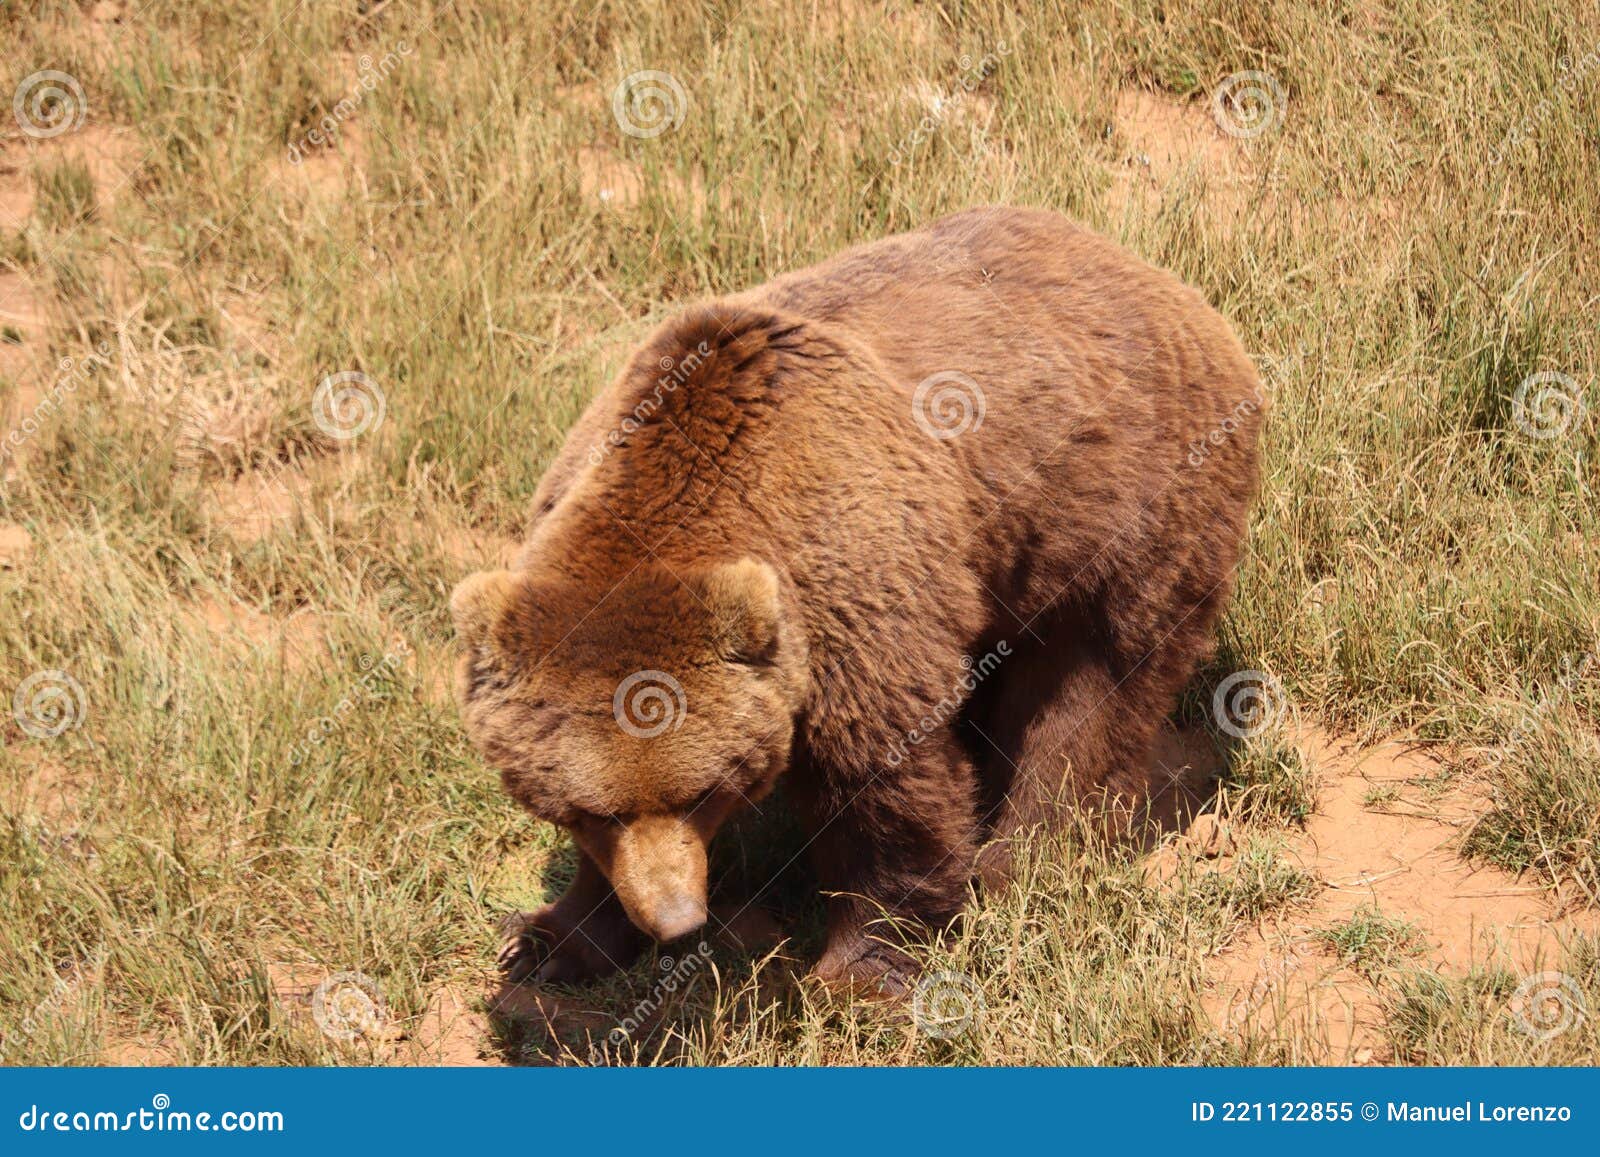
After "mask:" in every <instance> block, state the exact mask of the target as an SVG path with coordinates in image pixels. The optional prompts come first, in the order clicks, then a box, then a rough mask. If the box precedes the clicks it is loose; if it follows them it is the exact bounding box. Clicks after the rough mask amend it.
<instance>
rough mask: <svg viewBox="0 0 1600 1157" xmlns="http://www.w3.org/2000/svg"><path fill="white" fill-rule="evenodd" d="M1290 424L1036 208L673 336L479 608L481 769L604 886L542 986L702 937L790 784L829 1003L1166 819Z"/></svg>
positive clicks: (983, 220)
mask: <svg viewBox="0 0 1600 1157" xmlns="http://www.w3.org/2000/svg"><path fill="white" fill-rule="evenodd" d="M1260 400H1261V392H1260V385H1259V383H1258V380H1257V377H1256V374H1255V371H1254V369H1253V367H1252V365H1251V362H1250V359H1249V357H1248V356H1247V355H1246V354H1245V352H1244V350H1243V349H1242V348H1241V347H1240V345H1239V342H1238V341H1237V340H1236V339H1235V338H1234V336H1233V334H1232V333H1231V332H1230V330H1229V328H1228V325H1227V323H1226V322H1225V321H1224V320H1223V319H1222V317H1220V316H1219V315H1218V314H1217V313H1216V312H1215V311H1214V310H1212V309H1211V308H1210V307H1209V306H1208V305H1207V304H1206V302H1205V300H1204V299H1203V298H1202V297H1201V296H1200V295H1199V294H1198V293H1196V292H1195V291H1194V290H1192V289H1189V288H1187V287H1185V286H1184V285H1183V284H1182V283H1180V282H1179V281H1178V280H1177V279H1176V278H1174V277H1173V276H1171V275H1170V274H1168V273H1165V272H1163V271H1161V270H1158V269H1155V268H1152V267H1151V266H1149V265H1147V264H1145V263H1144V262H1142V261H1140V260H1139V259H1137V258H1135V257H1133V256H1131V255H1130V254H1128V253H1126V252H1124V251H1123V250H1122V249H1120V248H1118V247H1117V246H1115V245H1113V244H1112V243H1110V242H1109V241H1106V240H1105V239H1103V238H1101V237H1099V236H1097V235H1096V234H1094V233H1092V232H1090V231H1089V230H1087V229H1084V228H1082V227H1080V226H1078V225H1075V224H1073V223H1072V222H1070V221H1068V220H1066V219H1064V218H1062V217H1060V216H1058V215H1056V214H1054V213H1050V212H1045V211H1040V210H1032V209H1016V208H984V209H974V210H969V211H967V212H962V213H958V214H955V215H954V216H951V217H946V218H944V219H942V220H939V221H935V222H934V223H932V224H931V225H928V226H926V227H925V228H922V229H918V230H916V231H915V232H911V233H907V234H904V235H901V236H896V237H890V238H888V239H886V240H883V241H878V242H875V243H873V244H869V245H864V246H862V247H860V248H857V249H852V250H850V251H848V252H845V253H843V254H840V255H839V256H837V257H835V258H833V259H832V260H830V261H826V262H824V263H823V264H821V265H818V266H815V267H813V268H810V269H805V270H802V271H800V272H797V273H790V274H787V275H785V276H783V277H779V278H778V279H776V280H774V281H772V282H769V283H768V284H766V285H763V286H761V287H759V288H757V289H754V290H751V291H749V292H747V293H742V294H738V295H735V296H732V297H726V298H722V299H719V300H716V301H713V302H710V303H709V304H706V305H702V306H699V307H697V308H693V309H690V310H688V311H687V312H685V313H682V314H680V315H679V316H677V317H675V318H673V319H672V320H670V321H668V322H666V323H665V324H663V325H662V326H661V327H660V328H659V329H658V330H657V331H656V332H655V334H654V336H652V337H651V338H650V339H649V340H648V341H646V342H645V343H644V345H643V346H642V347H641V348H640V349H639V350H638V351H637V352H636V353H635V354H634V355H633V356H632V358H631V359H630V360H629V362H628V364H627V366H626V368H625V369H624V370H623V371H622V373H621V374H620V375H619V376H618V377H617V379H616V380H615V381H614V382H612V383H611V385H610V386H609V387H607V388H606V389H605V390H604V391H603V392H602V393H601V394H600V395H599V396H598V397H597V398H596V399H595V401H594V402H593V404H591V405H590V406H589V408H588V410H587V411H586V412H585V413H584V415H583V416H582V418H581V419H580V420H579V421H578V422H577V423H576V425H575V426H574V428H573V430H572V431H571V433H570V435H569V436H568V439H567V441H566V444H565V446H564V448H563V449H562V451H561V453H560V454H559V455H558V457H557V458H556V460H555V462H554V464H553V465H552V466H551V467H550V469H549V471H548V473H547V474H546V476H545V477H544V479H543V481H542V482H541V484H540V486H539V489H538V492H537V493H536V495H535V496H534V509H533V513H532V518H531V524H530V526H529V530H528V536H527V542H526V545H525V546H524V548H523V549H522V551H521V552H520V554H519V555H518V557H517V560H516V562H515V564H514V568H513V569H512V570H509V571H499V572H492V573H485V574H477V575H473V576H471V577H470V578H468V579H467V580H466V581H464V582H463V583H462V584H461V586H460V587H459V588H458V589H457V590H456V592H455V594H454V596H453V598H452V600H451V607H452V612H453V615H454V618H455V623H456V628H457V632H458V634H459V636H460V639H461V642H462V644H463V646H464V652H465V653H464V656H463V659H462V662H461V666H460V672H459V685H458V691H459V697H460V701H461V705H462V711H463V715H464V719H465V723H466V728H467V731H468V733H469V735H470V736H471V737H472V739H473V740H474V742H475V743H476V744H477V745H478V747H479V749H480V750H481V751H482V753H483V754H484V756H485V758H486V759H487V760H488V762H489V763H490V764H492V765H493V766H494V767H496V768H498V769H499V771H500V773H501V775H502V778H503V781H504V784H505V787H506V789H507V790H508V791H509V792H510V794H511V795H512V796H513V797H514V798H515V799H516V800H518V801H519V802H520V803H521V804H523V805H524V806H525V807H526V808H527V809H528V810H529V811H531V812H532V813H533V814H534V815H536V816H538V817H540V818H542V819H545V820H548V821H550V822H551V823H554V824H558V825H560V826H561V827H563V828H565V829H566V830H567V831H568V832H570V833H571V835H572V837H573V839H574V840H575V842H576V844H577V847H578V849H579V853H580V854H579V862H578V869H577V877H576V880H575V881H574V883H573V884H572V886H571V888H570V890H569V891H568V892H567V893H566V894H565V895H564V896H562V897H561V899H559V900H558V901H557V902H555V903H554V904H551V905H549V906H548V907H546V908H544V909H543V910H541V911H539V912H536V913H533V914H531V915H527V916H524V917H520V918H519V919H518V922H517V923H516V924H515V925H514V929H513V931H514V935H513V937H512V939H511V941H510V943H509V945H508V954H507V957H506V963H507V966H508V968H510V969H511V971H512V976H513V979H521V978H523V977H528V976H532V977H537V978H542V979H549V980H575V979H578V978H581V977H585V976H590V975H595V974H599V973H602V972H606V971H610V970H612V969H615V968H618V967H621V966H623V965H625V964H627V963H628V962H629V961H630V960H631V959H632V958H634V956H635V955H636V954H637V953H638V952H639V951H640V950H641V949H642V948H643V947H644V946H645V945H646V944H648V942H649V941H648V939H647V938H654V939H655V940H657V941H667V940H671V939H673V938H675V937H679V936H683V935H686V934H688V933H690V932H693V931H695V930H696V929H698V928H699V927H700V926H701V925H702V924H703V923H704V922H705V921H706V919H707V904H706V854H707V845H708V844H709V842H710V841H711V839H712V837H713V836H714V835H715V834H716V832H717V830H718V827H719V826H720V825H721V824H722V823H723V822H724V821H725V820H726V819H727V818H728V817H729V816H730V815H731V814H733V813H735V812H736V811H737V810H738V809H741V808H746V807H750V806H752V805H755V804H757V803H758V802H759V801H760V800H761V799H762V798H763V797H764V796H766V795H767V793H768V792H769V791H770V790H771V789H772V787H773V786H774V783H775V782H776V781H777V780H778V779H779V777H780V776H782V777H784V783H785V792H784V795H785V797H786V798H787V799H788V800H789V801H790V802H791V803H792V805H793V806H794V807H795V808H796V809H798V812H799V815H798V817H797V818H798V819H799V821H800V825H801V828H802V830H803V832H804V833H805V839H806V852H807V854H808V855H809V857H810V860H811V862H812V865H813V866H814V868H815V872H816V876H817V879H818V883H819V884H820V886H821V888H822V889H823V891H824V894H825V895H826V896H827V909H828V928H827V946H826V950H825V951H824V953H823V955H822V958H821V960H820V961H819V962H818V964H817V965H816V969H815V971H816V974H817V975H818V976H820V977H822V978H823V979H825V980H828V981H832V982H836V983H843V984H851V985H854V984H861V983H865V984H869V985H876V986H883V985H885V984H888V985H889V986H891V987H892V986H893V985H894V984H895V983H898V982H899V981H900V979H901V978H902V977H903V975H904V973H902V972H901V971H900V970H901V968H902V967H903V966H904V965H905V964H906V963H907V958H906V956H905V955H904V953H903V951H902V950H901V948H899V947H897V944H898V943H903V939H897V938H895V937H890V936H886V935H884V934H883V933H882V931H881V930H882V929H883V928H884V927H885V926H886V923H887V924H888V925H893V926H895V927H898V928H901V929H906V928H911V929H915V928H923V929H927V930H938V929H940V928H942V927H944V926H945V925H947V924H948V922H950V921H951V920H952V919H953V918H954V917H955V916H956V915H957V914H958V913H959V912H960V910H961V908H962V907H963V904H964V901H965V899H966V897H967V894H968V888H969V884H970V883H971V882H972V881H973V880H974V878H975V877H981V878H982V880H983V881H984V882H992V881H995V880H1003V879H1004V878H1005V876H1006V872H1007V867H1008V863H1009V859H1008V854H1007V851H1006V849H1007V841H1008V840H1009V839H1010V838H1012V837H1015V836H1016V835H1018V834H1019V833H1023V832H1026V831H1028V830H1030V829H1033V828H1035V827H1036V826H1039V825H1049V824H1050V823H1051V822H1052V821H1053V820H1055V819H1056V818H1058V817H1059V816H1060V815H1061V813H1062V807H1063V803H1064V802H1065V803H1066V804H1067V805H1068V806H1071V805H1072V803H1073V802H1074V801H1083V800H1084V799H1085V797H1087V796H1088V795H1089V794H1091V793H1101V792H1109V793H1111V794H1114V795H1118V796H1121V797H1128V798H1131V797H1137V796H1138V794H1139V793H1140V791H1141V789H1142V786H1143V778H1144V768H1145V765H1146V760H1147V755H1148V752H1149V749H1150V747H1151V745H1152V742H1153V740H1154V737H1155V733H1156V731H1157V729H1158V728H1159V726H1160V724H1161V721H1162V719H1163V718H1164V717H1165V716H1166V715H1167V714H1168V712H1169V711H1170V710H1171V709H1172V707H1173V705H1174V703H1175V700H1176V697H1177V695H1178V693H1179V692H1180V690H1181V689H1182V687H1183V684H1184V683H1185V681H1186V680H1187V679H1188V678H1189V676H1190V674H1191V673H1192V671H1193V669H1194V667H1195V665H1196V662H1197V661H1198V659H1199V658H1201V657H1202V656H1203V655H1204V654H1205V653H1206V652H1207V650H1208V648H1209V646H1210V639H1211V634H1212V630H1213V627H1214V624H1215V622H1216V619H1217V615H1218V612H1219V611H1220V610H1221V608H1222V606H1223V604H1224V602H1225V600H1226V598H1227V595H1228V591H1229V585H1230V576H1231V574H1232V571H1233V568H1234V564H1235V562H1236V560H1237V559H1238V556H1239V552H1240V548H1241V542H1242V539H1243V536H1244V532H1245V526H1246V519H1247V515H1248V509H1249V505H1250V501H1251V498H1252V496H1253V493H1254V490H1255V487H1256V475H1257V469H1256V433H1257V427H1258V425H1259V420H1260V409H1261V407H1260V406H1259V405H1258V404H1257V403H1258V402H1259V401H1260ZM884 917H889V918H891V919H890V920H889V921H887V922H884V920H883V918H884ZM903 935H904V933H903V932H902V933H901V936H902V937H903Z"/></svg>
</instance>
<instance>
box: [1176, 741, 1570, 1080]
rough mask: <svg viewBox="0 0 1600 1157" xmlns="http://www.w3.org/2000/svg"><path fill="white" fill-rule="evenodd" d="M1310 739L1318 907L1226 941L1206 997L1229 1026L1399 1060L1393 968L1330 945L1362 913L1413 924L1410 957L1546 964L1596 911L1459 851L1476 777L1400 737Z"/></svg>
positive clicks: (1335, 1053) (1481, 804) (1401, 925)
mask: <svg viewBox="0 0 1600 1157" xmlns="http://www.w3.org/2000/svg"><path fill="white" fill-rule="evenodd" d="M1299 745H1300V746H1301V748H1302V750H1304V751H1306V753H1307V755H1309V756H1310V757H1311V759H1312V761H1313V763H1314V764H1315V765H1316V766H1318V767H1319V768H1320V769H1321V771H1322V783H1321V794H1320V801H1319V804H1318V807H1317V810H1316V812H1315V814H1314V815H1312V816H1311V817H1310V819H1309V821H1308V822H1307V824H1306V826H1305V828H1304V830H1303V831H1302V832H1299V833H1294V834H1292V835H1291V837H1290V855H1291V857H1292V859H1293V860H1295V861H1297V862H1298V864H1299V866H1300V867H1301V868H1302V869H1303V870H1304V871H1306V872H1308V873H1310V874H1311V875H1312V876H1314V877H1315V878H1316V879H1317V880H1318V881H1320V883H1321V885H1322V889H1321V892H1320V894H1319V895H1318V896H1317V898H1316V899H1315V900H1314V901H1313V902H1312V903H1311V904H1310V905H1309V906H1308V907H1302V908H1299V909H1296V910H1293V911H1291V912H1289V913H1287V914H1278V915H1276V916H1272V917H1268V918H1267V919H1266V920H1263V921H1262V922H1261V923H1260V924H1259V925H1258V926H1256V927H1254V928H1251V929H1250V930H1249V931H1248V932H1246V933H1245V934H1244V935H1243V936H1241V937H1240V938H1239V939H1238V940H1237V941H1235V943H1234V944H1233V945H1232V946H1231V947H1229V948H1228V949H1226V950H1225V951H1223V952H1222V953H1220V954H1219V955H1218V956H1217V957H1216V958H1215V959H1214V961H1213V962H1212V967H1211V969H1210V980H1211V987H1210V991H1209V994H1208V997H1207V999H1206V1005H1207V1009H1208V1011H1209V1012H1210V1014H1211V1016H1212V1018H1213V1020H1214V1021H1215V1023H1216V1024H1217V1025H1218V1026H1219V1028H1222V1029H1223V1030H1224V1031H1228V1032H1256V1033H1262V1034H1267V1035H1271V1036H1275V1037H1281V1038H1284V1039H1295V1040H1301V1041H1304V1042H1306V1043H1307V1048H1308V1049H1309V1052H1308V1054H1307V1055H1306V1056H1304V1057H1300V1058H1297V1059H1298V1060H1300V1061H1301V1062H1302V1063H1327V1064H1350V1063H1356V1064H1360V1063H1371V1062H1376V1063H1383V1062H1387V1061H1389V1060H1393V1059H1394V1057H1393V1055H1392V1050H1391V1047H1390V1044H1389V1041H1388V1037H1387V1034H1386V1032H1385V1013H1384V1007H1383V1005H1384V999H1385V996H1386V992H1387V989H1388V986H1389V985H1390V983H1391V981H1392V976H1391V975H1389V974H1387V973H1386V971H1385V970H1384V969H1383V968H1381V967H1380V968H1376V969H1374V968H1373V967H1372V966H1371V964H1370V962H1363V961H1362V960H1360V959H1357V958H1354V957H1352V956H1351V955H1349V954H1348V953H1341V952H1340V951H1339V950H1337V949H1336V948H1335V947H1334V945H1333V944H1332V943H1330V936H1329V933H1330V932H1334V931H1337V930H1338V929H1340V928H1346V927H1349V926H1350V924H1351V922H1352V921H1358V922H1359V921H1362V920H1378V921H1381V922H1383V924H1384V925H1385V926H1387V927H1391V928H1395V929H1400V930H1403V934H1404V937H1405V944H1404V948H1403V955H1404V964H1405V967H1407V968H1415V969H1424V970H1432V971H1435V972H1438V973H1440V974H1445V975H1453V976H1461V975H1464V974H1466V973H1467V972H1468V971H1469V970H1471V969H1473V968H1474V967H1479V968H1487V967H1500V968H1507V969H1511V970H1513V971H1516V972H1519V973H1527V972H1532V971H1537V970H1538V969H1539V968H1541V967H1545V966H1547V965H1548V964H1549V962H1550V961H1551V960H1553V959H1554V957H1555V955H1556V952H1557V950H1558V947H1559V943H1560V940H1561V938H1562V937H1563V936H1565V935H1567V934H1570V933H1572V932H1575V931H1578V930H1582V929H1592V928H1593V927H1595V925H1596V923H1597V920H1596V915H1595V914H1594V913H1592V912H1591V913H1586V914H1582V915H1577V916H1560V915H1558V914H1557V911H1556V906H1555V904H1554V897H1553V896H1552V894H1551V892H1550V890H1549V889H1548V888H1546V887H1543V886H1541V885H1540V884H1538V883H1537V882H1536V881H1534V880H1531V879H1518V878H1514V877H1511V876H1509V875H1507V874H1505V873H1504V872H1501V871H1498V870H1496V869H1493V868H1489V867H1483V866H1478V865H1474V864H1470V863H1468V862H1467V861H1465V860H1463V859H1462V858H1461V856H1460V853H1459V846H1460V840H1461V837H1462V834H1463V833H1464V832H1465V831H1466V830H1467V828H1468V827H1469V825H1470V824H1471V823H1472V822H1473V821H1474V820H1475V819H1476V818H1477V816H1479V815H1481V814H1482V813H1483V812H1484V811H1485V810H1487V803H1486V801H1485V800H1484V799H1483V798H1482V796H1481V795H1480V794H1479V793H1478V792H1477V790H1476V789H1475V787H1474V785H1472V784H1468V783H1462V782H1460V781H1459V780H1455V779H1451V778H1450V777H1449V776H1448V775H1446V773H1445V769H1444V766H1443V765H1442V764H1441V763H1440V762H1439V761H1438V760H1437V759H1435V758H1433V757H1431V756H1430V755H1428V754H1427V753H1425V752H1423V751H1421V750H1418V749H1416V748H1414V747H1407V746H1405V745H1403V744H1400V743H1387V744H1381V745H1378V746H1375V747H1371V748H1365V749H1362V748H1358V747H1355V746H1354V745H1351V744H1349V743H1345V742H1340V741H1337V740H1333V739H1330V738H1328V737H1327V736H1325V735H1321V734H1318V733H1315V732H1312V733H1308V734H1306V735H1304V736H1303V737H1302V738H1301V739H1300V741H1299Z"/></svg>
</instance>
